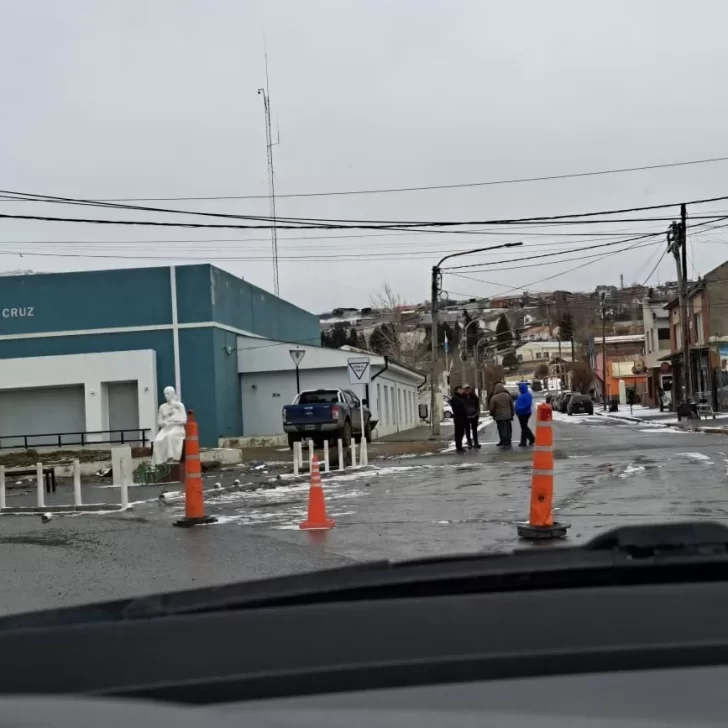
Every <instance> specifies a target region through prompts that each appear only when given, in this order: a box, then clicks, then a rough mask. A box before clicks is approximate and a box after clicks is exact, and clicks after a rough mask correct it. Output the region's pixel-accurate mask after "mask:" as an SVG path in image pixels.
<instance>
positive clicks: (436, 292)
mask: <svg viewBox="0 0 728 728" xmlns="http://www.w3.org/2000/svg"><path fill="white" fill-rule="evenodd" d="M519 245H523V243H502V244H501V245H491V246H489V247H487V248H476V249H475V250H464V251H461V252H459V253H450V255H446V256H445V257H444V258H441V259H440V260H439V261H438V263H437V265H433V266H432V281H431V283H432V285H431V290H430V298H431V301H430V312H431V315H432V335H431V339H432V353H431V356H432V358H431V361H430V431H431V432H432V434H433V435H439V434H440V419H439V417H437V416H436V415H437V413H436V411H435V410H436V405H437V393H436V391H435V386H436V385H437V384H438V383H439V382H438V371H437V348H438V338H439V335H438V330H437V304H438V298H439V297H440V284H441V282H442V269H441V268H442V264H443V263H444V262H445V261H446V260H449V259H450V258H457V257H460V256H463V255H474V254H475V253H485V252H487V251H489V250H498V249H500V248H515V247H517V246H519Z"/></svg>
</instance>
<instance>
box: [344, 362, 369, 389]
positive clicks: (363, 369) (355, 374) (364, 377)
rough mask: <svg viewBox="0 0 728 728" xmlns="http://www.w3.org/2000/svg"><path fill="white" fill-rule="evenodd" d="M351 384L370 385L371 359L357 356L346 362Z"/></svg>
mask: <svg viewBox="0 0 728 728" xmlns="http://www.w3.org/2000/svg"><path fill="white" fill-rule="evenodd" d="M346 364H347V367H346V368H347V371H348V373H349V384H369V376H370V374H371V372H370V370H369V357H368V356H356V357H352V358H351V359H347V360H346Z"/></svg>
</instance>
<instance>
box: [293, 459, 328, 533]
mask: <svg viewBox="0 0 728 728" xmlns="http://www.w3.org/2000/svg"><path fill="white" fill-rule="evenodd" d="M335 525H336V522H335V521H334V520H333V519H331V518H327V517H326V502H325V501H324V489H323V488H322V487H321V473H320V472H319V461H318V455H314V456H313V458H311V487H310V488H309V490H308V517H307V518H306V520H305V521H303V522H302V523H301V524H300V525H299V528H300V529H302V530H304V531H328V530H329V529H330V528H333V527H334V526H335Z"/></svg>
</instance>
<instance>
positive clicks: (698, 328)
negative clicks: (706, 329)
mask: <svg viewBox="0 0 728 728" xmlns="http://www.w3.org/2000/svg"><path fill="white" fill-rule="evenodd" d="M695 340H696V341H697V343H698V344H703V343H704V340H703V314H702V313H696V314H695Z"/></svg>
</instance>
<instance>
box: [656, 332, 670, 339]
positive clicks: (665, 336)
mask: <svg viewBox="0 0 728 728" xmlns="http://www.w3.org/2000/svg"><path fill="white" fill-rule="evenodd" d="M657 340H658V341H670V329H657Z"/></svg>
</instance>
